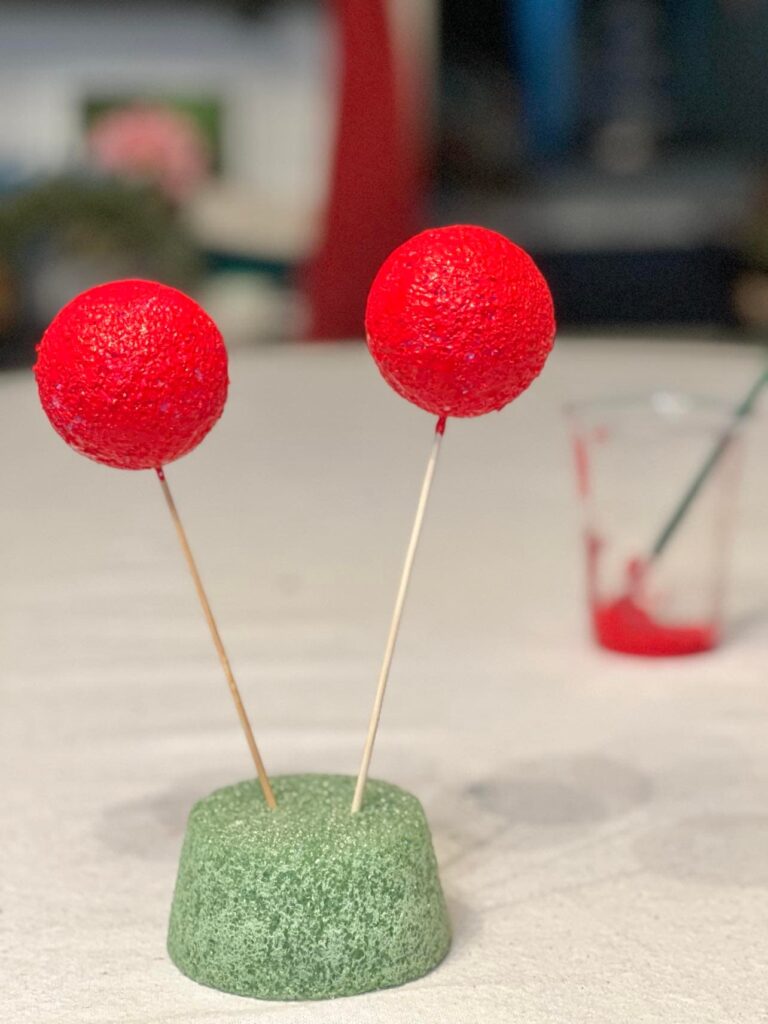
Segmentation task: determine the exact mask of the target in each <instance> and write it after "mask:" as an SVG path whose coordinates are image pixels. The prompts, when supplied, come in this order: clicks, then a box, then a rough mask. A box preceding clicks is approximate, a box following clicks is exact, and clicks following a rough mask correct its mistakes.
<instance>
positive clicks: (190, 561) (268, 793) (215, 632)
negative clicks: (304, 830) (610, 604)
mask: <svg viewBox="0 0 768 1024" xmlns="http://www.w3.org/2000/svg"><path fill="white" fill-rule="evenodd" d="M156 472H157V478H158V480H159V481H160V486H161V487H162V489H163V495H164V496H165V502H166V504H167V506H168V511H169V512H170V513H171V519H172V520H173V525H174V526H175V527H176V534H177V536H178V538H179V543H180V544H181V550H182V551H183V552H184V558H185V559H186V562H187V566H188V568H189V572H190V574H191V576H192V581H193V583H194V584H195V590H196V591H197V597H198V600H199V601H200V605H201V607H202V609H203V614H204V615H205V621H206V622H207V623H208V629H209V630H210V631H211V638H212V640H213V646H214V647H215V648H216V654H217V655H218V657H219V661H220V662H221V667H222V668H223V669H224V676H225V678H226V680H227V685H228V686H229V692H230V693H231V694H232V700H233V701H234V702H235V710H236V711H237V717H238V718H239V719H240V725H241V726H242V728H243V732H244V733H245V740H246V742H247V744H248V749H249V750H250V752H251V757H252V758H253V763H254V765H255V766H256V774H257V775H258V778H259V784H260V786H261V791H262V793H263V794H264V799H265V800H266V802H267V806H268V807H269V809H270V810H272V811H273V810H274V809H275V808H276V807H277V802H276V801H275V794H274V793H273V792H272V786H271V785H270V782H269V776H268V775H267V770H266V768H265V767H264V762H263V761H262V759H261V754H260V753H259V748H258V746H257V745H256V738H255V736H254V735H253V729H252V728H251V723H250V722H249V721H248V714H247V712H246V710H245V706H244V704H243V699H242V697H241V696H240V690H239V689H238V686H237V683H236V681H235V676H234V673H233V672H232V666H231V665H230V663H229V658H228V657H227V652H226V650H225V649H224V644H223V643H222V640H221V635H220V633H219V627H218V626H217V625H216V619H215V618H214V617H213V612H212V611H211V605H210V603H209V601H208V597H207V595H206V593H205V588H204V587H203V581H202V580H201V579H200V573H199V572H198V570H197V564H196V562H195V559H194V556H193V554H192V549H191V548H190V546H189V541H188V540H187V534H186V532H185V530H184V527H183V525H182V522H181V518H180V517H179V512H178V509H177V508H176V502H175V501H174V500H173V495H172V494H171V489H170V487H169V486H168V481H167V480H166V479H165V473H164V471H163V470H162V468H158V469H157V471H156Z"/></svg>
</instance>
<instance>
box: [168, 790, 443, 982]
mask: <svg viewBox="0 0 768 1024" xmlns="http://www.w3.org/2000/svg"><path fill="white" fill-rule="evenodd" d="M272 782H273V786H274V790H275V796H276V798H277V802H278V807H277V810H275V811H270V810H269V809H268V808H267V806H266V804H265V803H264V800H263V797H262V795H261V790H260V788H259V785H258V783H257V782H256V780H253V781H249V782H241V783H239V784H237V785H235V786H228V787H226V788H225V789H220V790H217V791H216V792H215V793H212V794H211V795H210V796H208V797H206V798H205V799H203V800H201V801H200V802H199V803H197V804H195V806H194V807H193V809H192V812H191V814H190V816H189V822H188V824H187V834H186V839H185V841H184V847H183V850H182V854H181V863H180V865H179V875H178V880H177V882H176V892H175V894H174V898H173V907H172V909H171V921H170V928H169V933H168V952H169V953H170V956H171V959H172V960H173V962H174V963H175V964H176V966H177V967H178V968H179V969H180V970H181V971H183V972H184V974H186V975H188V976H189V977H190V978H193V979H194V980H195V981H198V982H200V983H202V984H203V985H210V986H211V987H213V988H218V989H222V990H223V991H225V992H235V993H237V994H239V995H245V996H255V997H257V998H259V999H279V1000H284V999H327V998H331V997H334V996H346V995H354V994H356V993H360V992H369V991H371V990H373V989H378V988H387V987H389V986H391V985H401V984H403V982H406V981H412V980H414V979H415V978H420V977H421V976H422V975H423V974H426V973H427V971H430V970H431V969H432V968H433V967H435V966H436V965H437V964H439V963H440V961H441V960H442V959H443V957H444V956H445V954H446V953H447V951H448V947H449V945H450V941H451V932H450V923H449V920H448V914H447V912H446V907H445V900H444V899H443V893H442V890H441V888H440V880H439V878H438V873H437V864H436V862H435V855H434V852H433V849H432V839H431V836H430V832H429V826H428V825H427V820H426V818H425V816H424V812H423V810H422V808H421V804H420V803H419V801H418V800H417V799H416V798H415V797H414V796H411V794H410V793H406V792H405V790H402V789H399V788H398V787H397V786H392V785H390V784H389V783H386V782H377V781H375V780H371V781H369V782H368V785H367V788H366V794H365V802H364V805H363V808H362V810H361V811H360V812H359V813H358V814H354V815H353V814H350V804H351V801H352V793H353V789H354V779H353V778H352V777H349V776H341V775H285V776H282V777H277V778H275V779H273V780H272Z"/></svg>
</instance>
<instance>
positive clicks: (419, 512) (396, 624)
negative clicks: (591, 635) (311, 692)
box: [352, 416, 445, 814]
mask: <svg viewBox="0 0 768 1024" xmlns="http://www.w3.org/2000/svg"><path fill="white" fill-rule="evenodd" d="M444 433H445V416H441V417H440V419H438V421H437V426H436V427H435V439H434V442H433V444H432V451H431V453H430V456H429V462H428V463H427V470H426V473H425V474H424V482H423V483H422V485H421V494H420V495H419V503H418V505H417V506H416V517H415V519H414V520H413V528H412V529H411V539H410V540H409V542H408V550H407V551H406V554H405V562H404V564H403V571H402V573H401V576H400V585H399V587H398V589H397V598H396V599H395V608H394V611H393V613H392V621H391V623H390V625H389V634H388V636H387V645H386V647H385V648H384V660H383V662H382V665H381V671H380V672H379V682H378V685H377V687H376V698H375V700H374V702H373V710H372V712H371V719H370V722H369V724H368V736H367V737H366V740H365V747H364V748H363V759H362V762H361V764H360V771H359V772H358V776H357V783H356V785H355V795H354V797H353V798H352V814H357V812H358V811H359V810H360V808H361V807H362V805H363V793H364V792H365V783H366V781H367V779H368V769H369V768H370V764H371V755H372V754H373V745H374V743H375V742H376V732H377V730H378V728H379V719H380V718H381V706H382V704H383V703H384V693H385V691H386V689H387V680H388V679H389V669H390V666H391V665H392V656H393V654H394V653H395V645H396V643H397V634H398V633H399V631H400V619H401V618H402V615H403V607H404V606H405V598H406V595H407V593H408V584H409V583H410V580H411V571H412V569H413V563H414V559H415V558H416V548H417V547H418V545H419V536H420V534H421V527H422V524H423V522H424V513H425V511H426V509H427V501H428V500H429V492H430V490H431V488H432V480H433V478H434V475H435V467H436V466H437V456H438V455H439V453H440V442H441V441H442V439H443V434H444Z"/></svg>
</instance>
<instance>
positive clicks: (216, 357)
mask: <svg viewBox="0 0 768 1024" xmlns="http://www.w3.org/2000/svg"><path fill="white" fill-rule="evenodd" d="M35 376H36V378H37V387H38V391H39V393H40V401H41V402H42V405H43V409H45V412H46V414H47V416H48V419H49V420H50V421H51V423H52V424H53V427H54V429H55V430H56V431H58V433H59V434H61V436H62V437H63V438H64V440H65V441H66V442H67V444H69V445H71V446H72V448H74V449H75V450H76V451H78V452H81V453H82V454H83V455H87V456H88V457H89V458H91V459H95V460H96V461H97V462H103V463H104V464H105V465H107V466H115V467H117V468H119V469H154V468H158V467H160V466H164V465H165V464H166V463H168V462H172V461H173V460H174V459H178V458H179V457H180V456H181V455H186V453H187V452H189V451H191V450H192V449H193V448H194V447H195V446H196V445H198V444H199V443H200V442H201V441H202V439H203V438H204V437H205V435H206V434H207V433H208V431H209V430H210V429H211V427H212V426H213V425H214V423H215V422H216V420H218V418H219V416H221V413H222V410H223V408H224V403H225V401H226V398H227V387H228V384H229V380H228V377H227V351H226V349H225V347H224V342H223V340H222V337H221V334H220V333H219V330H218V328H217V327H216V325H215V324H214V322H213V321H212V320H211V318H210V317H209V316H208V314H207V313H206V312H205V311H204V310H203V309H201V307H200V306H198V304H197V303H196V302H194V301H193V300H192V299H190V298H189V297H188V296H187V295H184V294H183V292H180V291H177V290H176V289H175V288H169V287H168V286H167V285H163V284H157V283H156V282H154V281H114V282H111V283H110V284H102V285H98V286H97V287H96V288H90V289H89V290H88V291H86V292H83V293H82V295H78V296H77V297H76V298H74V299H72V301H71V302H69V303H68V304H67V305H66V306H65V307H64V308H63V309H62V310H61V312H59V313H58V314H57V315H56V317H54V319H53V321H52V322H51V325H50V326H49V328H48V330H47V331H46V332H45V334H44V335H43V339H42V341H41V342H40V344H39V345H38V346H37V364H36V366H35Z"/></svg>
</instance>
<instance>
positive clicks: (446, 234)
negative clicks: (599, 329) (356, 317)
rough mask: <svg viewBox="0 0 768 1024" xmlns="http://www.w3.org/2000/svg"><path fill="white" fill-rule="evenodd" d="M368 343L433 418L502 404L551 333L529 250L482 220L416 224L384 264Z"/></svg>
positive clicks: (372, 301)
mask: <svg viewBox="0 0 768 1024" xmlns="http://www.w3.org/2000/svg"><path fill="white" fill-rule="evenodd" d="M365 327H366V333H367V337H368V347H369V348H370V350H371V355H372V356H373V358H374V359H375V360H376V363H377V364H378V367H379V370H380V371H381V373H382V376H383V377H384V379H385V380H386V381H387V383H389V384H390V385H391V386H392V387H393V388H394V389H395V391H397V392H398V394H400V395H402V396H403V398H407V399H408V400H409V401H411V402H414V403H415V404H416V405H418V406H421V408H422V409H426V410H427V411H428V412H431V413H435V414H436V415H438V416H480V415H481V414H482V413H485V412H490V411H491V410H493V409H501V408H502V407H503V406H505V405H506V404H507V402H511V401H512V399H513V398H517V396H518V395H519V394H520V393H521V392H522V391H524V390H525V389H526V388H527V387H528V385H529V384H530V383H531V381H532V380H533V379H534V378H535V377H536V376H538V374H539V372H540V370H541V368H542V366H543V365H544V362H545V360H546V358H547V356H548V355H549V352H550V349H551V348H552V343H553V341H554V338H555V317H554V311H553V308H552V296H551V295H550V293H549V288H548V287H547V283H546V281H545V280H544V278H543V277H542V275H541V272H540V271H539V269H538V268H537V267H536V264H535V263H534V262H533V260H532V259H531V257H530V256H529V255H528V254H527V253H526V252H524V250H523V249H521V248H519V246H517V245H513V243H512V242H510V241H509V240H508V239H506V238H504V237H503V235H499V234H497V233H496V232H495V231H489V230H487V228H480V227H472V226H469V225H457V226H455V227H447V228H436V229H433V230H430V231H422V232H421V234H418V235H414V237H413V238H411V239H410V240H409V241H407V242H405V243H404V244H403V245H401V246H399V248H397V249H395V251H394V252H393V253H391V254H390V256H388V257H387V259H386V260H385V261H384V263H383V264H382V266H381V268H380V270H379V272H378V274H377V275H376V278H375V280H374V282H373V285H372V286H371V290H370V293H369V295H368V306H367V309H366V314H365Z"/></svg>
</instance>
